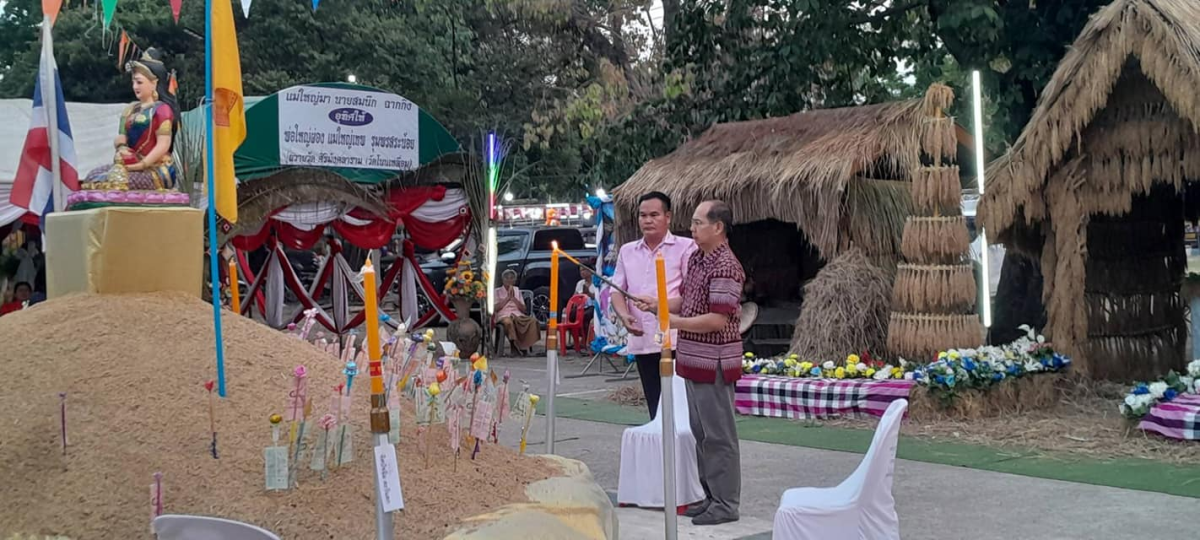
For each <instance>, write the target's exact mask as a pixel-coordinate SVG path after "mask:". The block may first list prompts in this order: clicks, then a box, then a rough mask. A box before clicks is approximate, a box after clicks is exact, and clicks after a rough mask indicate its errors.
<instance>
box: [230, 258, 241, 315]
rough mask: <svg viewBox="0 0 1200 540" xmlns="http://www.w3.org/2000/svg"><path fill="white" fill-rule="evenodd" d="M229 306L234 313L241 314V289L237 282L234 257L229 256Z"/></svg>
mask: <svg viewBox="0 0 1200 540" xmlns="http://www.w3.org/2000/svg"><path fill="white" fill-rule="evenodd" d="M229 307H230V309H232V310H233V312H234V313H236V314H238V315H241V314H242V291H241V286H240V285H239V284H238V269H237V260H236V257H230V258H229Z"/></svg>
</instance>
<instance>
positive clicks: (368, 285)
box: [362, 257, 383, 395]
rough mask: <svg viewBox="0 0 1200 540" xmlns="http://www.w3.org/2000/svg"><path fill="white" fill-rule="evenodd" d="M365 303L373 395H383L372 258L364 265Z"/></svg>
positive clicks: (369, 368) (377, 308) (365, 321)
mask: <svg viewBox="0 0 1200 540" xmlns="http://www.w3.org/2000/svg"><path fill="white" fill-rule="evenodd" d="M362 275H363V296H364V298H363V302H365V303H366V320H364V321H363V325H364V328H363V331H365V332H366V333H367V373H368V374H369V375H370V376H371V394H372V395H376V394H378V395H383V365H382V364H381V363H380V350H379V301H378V299H377V298H376V294H378V293H377V289H376V288H375V267H374V266H373V265H372V264H371V259H370V257H368V258H367V262H366V263H365V264H363V268H362Z"/></svg>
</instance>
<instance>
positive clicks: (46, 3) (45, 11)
mask: <svg viewBox="0 0 1200 540" xmlns="http://www.w3.org/2000/svg"><path fill="white" fill-rule="evenodd" d="M60 9H62V0H42V15H44V16H46V17H49V18H50V24H51V25H53V24H54V20H55V19H57V18H58V11H59V10H60Z"/></svg>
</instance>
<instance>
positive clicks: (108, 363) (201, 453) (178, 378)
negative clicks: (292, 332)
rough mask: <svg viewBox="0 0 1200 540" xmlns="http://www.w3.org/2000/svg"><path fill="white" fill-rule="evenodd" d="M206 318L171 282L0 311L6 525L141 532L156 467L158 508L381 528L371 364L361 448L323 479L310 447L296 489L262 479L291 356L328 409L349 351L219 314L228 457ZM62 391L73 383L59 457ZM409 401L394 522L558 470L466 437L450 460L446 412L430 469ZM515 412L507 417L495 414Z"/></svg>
mask: <svg viewBox="0 0 1200 540" xmlns="http://www.w3.org/2000/svg"><path fill="white" fill-rule="evenodd" d="M211 317H212V307H211V306H210V305H208V304H205V303H203V302H201V301H200V300H198V299H196V298H192V297H187V296H181V295H166V294H164V295H138V296H89V295H84V296H71V297H66V298H62V299H57V300H53V301H50V302H46V303H43V304H40V305H37V306H34V307H33V308H31V309H28V310H25V311H21V312H17V313H14V314H11V315H6V316H4V317H2V318H0V343H2V344H3V345H2V347H3V349H4V352H3V354H2V355H0V410H4V411H5V416H4V422H5V429H4V432H3V433H2V434H0V478H2V479H3V480H2V484H3V489H0V538H4V537H8V536H9V535H11V534H15V533H23V534H33V533H36V534H45V535H65V536H68V537H71V538H75V539H85V538H145V537H147V536H148V535H149V520H150V512H151V508H150V492H149V486H150V484H151V483H153V474H154V473H155V472H156V471H161V472H162V473H163V492H164V495H163V503H164V504H163V506H164V512H165V513H169V514H200V515H209V516H218V517H223V518H229V519H235V520H239V521H245V522H249V523H253V524H256V525H259V526H261V527H264V528H266V529H268V530H271V531H272V532H274V533H276V534H277V535H279V536H280V537H282V538H337V539H343V538H373V537H374V511H375V503H374V484H373V476H374V471H373V467H372V460H371V458H370V456H371V454H372V449H371V443H370V429H369V426H368V414H367V413H368V392H369V389H368V384H367V382H366V369H365V368H366V366H363V369H362V370H361V372H362V376H361V377H360V378H359V379H357V380H356V382H355V384H354V385H353V394H354V395H353V399H354V402H355V408H354V410H353V412H352V414H353V418H352V424H353V426H354V428H353V429H354V438H353V449H354V461H353V462H351V463H350V464H348V465H346V466H344V467H342V468H340V469H337V470H331V471H330V472H329V475H328V479H327V480H325V481H322V480H321V479H320V476H319V473H317V472H314V471H310V470H308V468H307V465H308V459H307V458H305V459H303V461H302V463H303V465H304V466H303V467H302V468H301V469H300V473H299V484H300V486H299V488H297V489H292V490H288V491H278V492H268V491H266V490H265V488H264V472H263V469H264V462H263V449H264V448H265V447H267V446H270V445H271V444H272V443H271V428H270V424H269V423H268V421H267V418H268V417H269V416H270V415H271V414H273V413H281V414H282V413H283V412H284V411H283V409H284V407H285V404H286V399H287V394H288V391H289V389H290V388H291V386H292V384H291V383H292V375H291V372H292V370H293V369H294V368H295V366H296V365H298V364H303V365H305V366H306V367H307V368H308V373H309V395H310V396H313V398H314V399H313V413H312V414H313V416H316V417H319V416H320V415H322V414H324V413H325V412H326V409H327V408H328V405H327V404H328V403H329V402H330V401H331V396H332V387H333V386H335V385H336V384H338V383H339V382H343V381H344V379H345V377H344V376H343V375H342V373H341V368H342V366H341V365H340V362H338V361H337V360H336V359H335V358H333V357H332V356H330V355H327V354H324V353H321V352H319V351H317V350H316V349H314V348H313V347H311V346H310V345H307V344H305V343H302V342H300V341H298V340H296V339H294V338H290V337H288V336H286V335H284V334H282V333H280V332H276V331H274V330H271V329H270V328H268V327H266V326H263V325H261V324H259V323H256V322H253V321H250V320H247V319H244V318H238V317H232V316H227V317H225V318H224V319H223V320H224V321H225V324H224V333H225V344H226V350H225V362H226V376H227V380H228V394H229V397H228V398H227V399H224V400H218V402H217V406H216V416H217V432H218V448H219V453H220V459H213V458H212V457H211V455H210V454H209V449H208V446H209V441H210V438H211V437H210V432H209V420H208V418H209V417H208V393H207V392H206V391H205V389H204V387H203V383H204V382H205V381H207V380H209V379H213V378H215V361H214V352H213V339H212V324H211ZM59 392H66V393H67V432H68V434H67V439H68V441H69V446H68V448H67V455H66V456H65V457H64V456H63V454H62V447H61V444H62V442H61V437H60V434H59V433H60V431H59V430H60V427H59V396H58V394H59ZM406 405H408V404H407V403H406ZM402 415H403V418H402V420H401V424H402V436H401V443H400V444H399V445H397V454H398V457H399V461H400V479H401V483H402V487H403V490H404V502H405V510H404V511H402V512H397V513H396V535H397V537H403V538H440V537H441V536H442V535H443V534H445V533H446V532H447V528H448V527H450V526H452V525H454V524H457V523H458V522H459V521H460V520H461V519H463V518H465V517H468V516H471V515H475V514H479V513H482V512H486V511H489V510H492V509H495V508H498V507H500V506H503V505H505V504H508V503H512V502H524V501H526V500H527V499H526V498H525V495H524V489H525V486H526V485H527V484H529V483H530V482H533V481H537V480H541V479H544V478H547V477H549V476H551V475H554V474H558V470H557V468H556V467H554V466H553V465H551V464H550V462H549V461H547V460H543V459H541V458H536V457H529V456H518V455H517V454H516V452H515V451H514V450H512V449H509V448H506V447H501V446H495V445H484V446H483V449H482V451H481V452H480V454H479V456H478V458H477V459H476V460H475V461H472V460H471V459H470V447H466V446H465V444H464V448H463V452H462V456H461V457H460V459H459V463H458V467H457V473H452V472H451V471H452V469H453V467H454V456H453V454H452V453H451V452H450V450H449V441H448V438H447V433H446V430H445V427H444V426H436V427H434V428H433V429H432V430H431V431H430V432H429V434H428V437H429V441H430V443H431V445H432V446H431V449H432V451H431V453H430V457H431V459H430V464H429V466H428V468H426V466H425V462H424V459H423V455H419V454H418V450H417V448H418V445H417V437H416V427H415V425H414V422H413V415H412V409H411V406H409V407H408V408H406V410H405V411H404V412H403V413H402ZM465 423H466V422H465V421H464V424H465ZM285 424H286V422H285ZM518 424H519V422H517V421H513V420H508V421H506V422H505V424H504V425H503V428H502V429H520V426H519V425H518ZM464 431H465V430H464ZM283 432H284V434H283V435H282V437H281V439H282V442H284V443H285V444H286V438H287V435H286V429H284V430H283ZM314 435H315V434H314ZM308 441H309V444H310V445H312V444H313V443H314V442H315V437H310V438H309V439H308Z"/></svg>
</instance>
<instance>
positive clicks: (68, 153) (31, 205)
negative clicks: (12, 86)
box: [9, 30, 79, 223]
mask: <svg viewBox="0 0 1200 540" xmlns="http://www.w3.org/2000/svg"><path fill="white" fill-rule="evenodd" d="M43 36H44V39H43V40H42V61H41V66H40V67H39V69H38V78H37V83H36V84H35V86H34V90H33V120H32V122H30V125H29V134H28V135H26V136H25V148H24V150H22V151H21V163H20V165H18V166H17V176H16V178H14V179H13V186H12V193H11V195H9V200H10V201H11V202H12V203H13V204H14V205H17V206H20V207H21V208H25V209H26V210H29V211H30V212H31V213H33V214H35V215H38V216H42V221H43V223H44V219H45V215H46V214H48V213H50V212H53V211H54V173H53V170H52V168H51V159H50V134H51V133H52V132H53V133H56V134H57V137H58V161H59V174H61V175H62V182H63V184H64V185H65V186H66V188H67V189H68V190H70V191H78V190H79V173H78V171H77V169H76V168H75V142H74V140H73V139H72V138H71V121H70V120H69V119H68V118H67V102H66V100H65V99H63V92H62V84H60V83H59V79H58V67H57V66H56V65H55V62H54V56H53V53H52V52H51V51H52V50H53V49H52V48H51V47H53V45H51V44H50V32H49V31H48V30H47V31H45V32H44V33H43ZM51 85H52V86H51ZM51 88H53V94H51V93H50V92H51ZM51 96H53V97H51ZM50 99H53V104H52V105H53V106H54V108H55V111H56V112H57V125H58V129H50V120H49V117H50V114H49V113H50V111H48V110H47V101H49V100H50ZM63 193H66V192H63ZM63 202H64V203H65V201H63Z"/></svg>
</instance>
